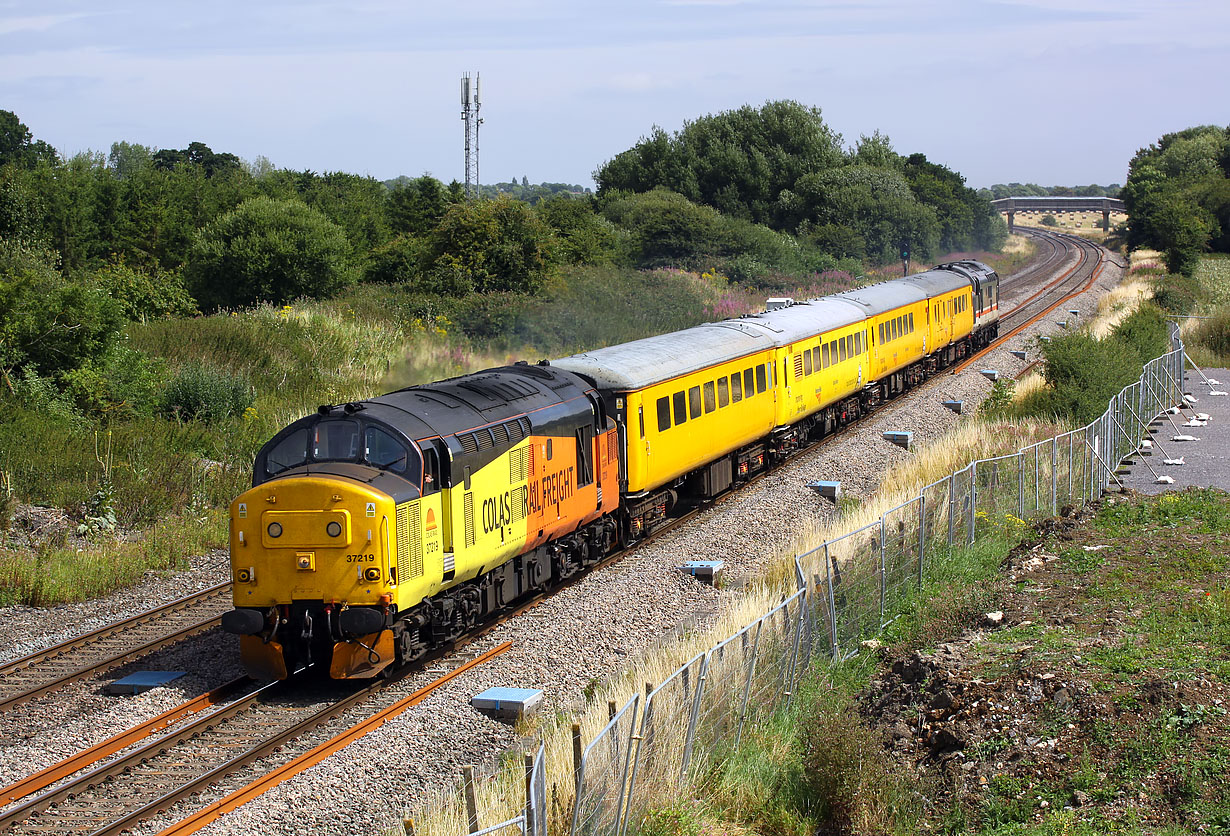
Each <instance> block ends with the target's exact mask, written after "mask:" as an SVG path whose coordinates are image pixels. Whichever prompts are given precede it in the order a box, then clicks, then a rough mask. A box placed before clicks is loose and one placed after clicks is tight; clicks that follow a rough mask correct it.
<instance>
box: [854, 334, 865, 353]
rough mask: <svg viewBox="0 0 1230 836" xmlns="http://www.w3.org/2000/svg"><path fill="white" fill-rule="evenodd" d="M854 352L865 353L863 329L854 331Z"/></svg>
mask: <svg viewBox="0 0 1230 836" xmlns="http://www.w3.org/2000/svg"><path fill="white" fill-rule="evenodd" d="M854 353H855V354H862V353H863V332H862V331H855V332H854Z"/></svg>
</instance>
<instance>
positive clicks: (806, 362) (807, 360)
mask: <svg viewBox="0 0 1230 836" xmlns="http://www.w3.org/2000/svg"><path fill="white" fill-rule="evenodd" d="M811 372H812V369H811V351H810V350H809V351H804V352H803V374H804V375H809V374H811Z"/></svg>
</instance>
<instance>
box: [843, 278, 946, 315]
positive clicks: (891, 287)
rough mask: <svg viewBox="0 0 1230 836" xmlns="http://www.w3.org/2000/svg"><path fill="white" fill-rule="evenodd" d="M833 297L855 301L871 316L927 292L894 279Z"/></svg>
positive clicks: (910, 300) (924, 297)
mask: <svg viewBox="0 0 1230 836" xmlns="http://www.w3.org/2000/svg"><path fill="white" fill-rule="evenodd" d="M967 284H968V282H967ZM833 298H835V299H846V300H848V301H850V302H854V303H857V304H858V305H859V306H860V307H861V308H862V309H863V310H864V311H865V312H866V313H867V315H868V316H872V315H875V314H881V313H884V312H885V311H891V310H892V309H893V308H899V307H901V306H902V305H908V304H910V303H911V302H921V301H923V300H924V299H926V298H927V293H926V291H924V290H923V289H922V288H920V287H918V286H916V285H912V284H908V283H906V282H903V281H901V280H900V279H896V280H894V281H889V282H880V283H879V284H873V285H869V286H867V287H857V288H855V289H854V290H843V291H842V292H841V293H836V294H834V295H833Z"/></svg>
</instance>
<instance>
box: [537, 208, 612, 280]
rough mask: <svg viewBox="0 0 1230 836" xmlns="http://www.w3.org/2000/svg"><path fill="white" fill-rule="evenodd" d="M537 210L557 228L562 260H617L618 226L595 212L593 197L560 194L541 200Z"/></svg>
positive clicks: (603, 261)
mask: <svg viewBox="0 0 1230 836" xmlns="http://www.w3.org/2000/svg"><path fill="white" fill-rule="evenodd" d="M535 211H536V212H537V213H538V215H539V216H540V217H541V218H542V219H543V220H544V221H546V222H547V224H548V225H549V226H550V227H551V228H552V229H553V230H554V231H555V235H556V237H558V239H559V255H560V259H561V260H562V261H565V262H568V263H570V264H609V263H611V261H612V260H613V259H614V257H615V247H616V241H617V233H616V231H615V227H614V226H613V225H612V224H611V222H610V221H608V220H607V219H606V218H603V217H602V216H600V215H597V214H595V212H594V209H593V202H592V201H591V200H589V199H585V198H574V197H571V196H568V195H562V194H557V195H553V196H552V197H549V198H547V199H546V200H543V201H542V202H540V203H539V204H538V205H537V206H536V207H535Z"/></svg>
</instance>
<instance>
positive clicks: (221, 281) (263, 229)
mask: <svg viewBox="0 0 1230 836" xmlns="http://www.w3.org/2000/svg"><path fill="white" fill-rule="evenodd" d="M350 255H351V246H350V242H349V241H348V240H347V239H346V233H345V232H344V231H343V230H342V228H341V227H340V226H338V225H337V224H335V223H333V222H332V221H330V220H329V219H328V218H327V217H325V216H324V215H323V214H322V213H320V212H318V211H317V210H315V209H312V208H310V207H309V206H307V205H305V204H303V203H300V202H299V201H296V200H275V199H273V198H270V197H254V198H251V199H249V200H245V201H244V202H243V203H241V204H239V205H238V206H237V207H235V209H234V211H231V212H227V213H226V214H225V215H222V216H221V217H219V218H218V219H217V220H215V221H213V222H212V223H210V224H208V225H206V226H205V227H203V228H202V229H201V230H200V231H199V232H198V233H197V235H196V237H195V239H194V240H193V243H192V250H191V252H190V253H189V257H188V269H187V275H188V280H189V285H190V287H191V288H192V293H193V295H194V296H195V297H196V298H197V300H198V301H199V302H200V303H201V305H202V306H204V307H206V308H210V309H214V308H220V307H246V306H248V305H254V304H256V303H258V302H270V303H273V304H281V303H283V302H289V301H291V300H293V299H298V298H300V297H304V296H306V297H312V298H315V297H327V296H332V295H333V294H335V293H337V292H338V291H339V290H341V289H342V288H343V287H345V286H346V285H348V284H351V283H352V282H353V280H354V276H353V274H352V271H351V269H350Z"/></svg>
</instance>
